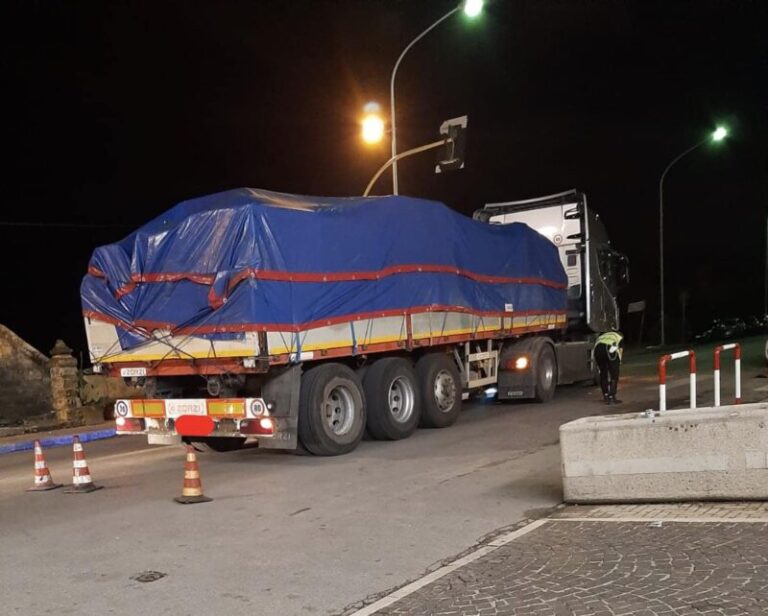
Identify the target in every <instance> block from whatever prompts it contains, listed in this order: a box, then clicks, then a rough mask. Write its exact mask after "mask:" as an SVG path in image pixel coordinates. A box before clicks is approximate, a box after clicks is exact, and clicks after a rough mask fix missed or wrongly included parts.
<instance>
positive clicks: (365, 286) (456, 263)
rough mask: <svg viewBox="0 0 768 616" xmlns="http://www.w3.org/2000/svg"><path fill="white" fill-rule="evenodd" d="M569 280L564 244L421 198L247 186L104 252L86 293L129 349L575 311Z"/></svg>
mask: <svg viewBox="0 0 768 616" xmlns="http://www.w3.org/2000/svg"><path fill="white" fill-rule="evenodd" d="M566 281H567V280H566V276H565V272H564V271H563V267H562V265H561V263H560V258H559V256H558V252H557V249H556V248H555V246H554V245H553V244H552V243H551V242H549V241H548V240H547V239H546V238H544V237H542V236H541V235H539V234H538V233H536V232H535V231H533V230H531V229H530V228H529V227H527V226H526V225H523V224H511V225H489V224H487V223H484V222H479V221H476V220H472V219H470V218H468V217H466V216H463V215H461V214H459V213H457V212H454V211H453V210H451V209H449V208H448V207H446V206H445V205H443V204H441V203H438V202H435V201H426V200H422V199H413V198H410V197H402V196H387V197H366V198H364V197H351V198H323V197H304V196H297V195H289V194H282V193H275V192H268V191H263V190H254V189H249V188H240V189H236V190H230V191H226V192H222V193H218V194H214V195H210V196H207V197H201V198H199V199H191V200H189V201H184V202H182V203H180V204H178V205H176V206H175V207H173V208H171V209H170V210H168V211H167V212H165V213H164V214H162V215H161V216H158V217H157V218H155V219H154V220H152V221H151V222H149V223H147V224H146V225H144V226H143V227H141V228H139V229H138V230H137V231H135V232H133V233H131V234H130V235H129V236H128V237H126V238H125V239H123V240H122V241H119V242H116V243H114V244H110V245H107V246H102V247H100V248H97V249H96V250H95V251H94V253H93V256H92V257H91V261H90V264H89V268H88V274H87V275H86V276H85V278H84V280H83V282H82V285H81V297H82V304H83V310H84V313H85V314H86V316H89V317H91V318H96V319H101V320H104V321H108V322H110V323H114V324H115V325H116V326H117V327H118V332H119V335H120V342H121V346H122V347H123V348H124V349H127V348H131V347H134V346H136V345H138V344H141V343H142V342H144V341H145V340H146V339H147V336H148V332H151V331H152V330H156V329H161V330H165V329H168V330H171V331H173V332H175V333H179V334H192V335H195V336H203V337H209V338H217V339H221V338H227V337H239V336H242V335H244V332H247V331H275V330H281V331H301V330H304V329H308V328H311V327H318V326H324V325H327V324H331V323H339V322H344V321H352V320H356V319H358V318H369V317H376V316H382V315H394V314H406V313H418V312H426V311H442V310H458V311H462V312H468V313H473V314H482V315H493V316H498V315H501V314H505V315H506V316H509V311H510V310H513V311H514V313H515V314H518V315H519V314H539V313H548V314H551V313H562V312H564V311H565V307H566Z"/></svg>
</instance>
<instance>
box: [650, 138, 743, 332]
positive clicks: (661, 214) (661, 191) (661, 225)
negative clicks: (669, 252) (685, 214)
mask: <svg viewBox="0 0 768 616" xmlns="http://www.w3.org/2000/svg"><path fill="white" fill-rule="evenodd" d="M727 136H728V129H727V128H725V127H723V126H718V127H717V128H716V129H715V130H714V132H712V134H711V135H710V136H709V137H707V138H706V139H702V140H701V141H699V142H698V143H697V144H695V145H692V146H691V147H690V148H688V149H687V150H685V151H684V152H683V153H682V154H679V155H678V156H676V157H675V158H674V159H672V162H671V163H669V164H668V165H667V167H666V169H664V172H663V173H662V174H661V180H659V291H660V298H659V299H660V302H661V305H660V308H659V321H660V322H659V326H660V328H661V346H664V345H665V344H666V338H665V336H664V178H665V177H666V176H667V173H668V172H669V170H670V169H671V168H672V166H673V165H674V164H675V163H676V162H677V161H679V160H680V159H681V158H683V156H685V155H686V154H690V153H691V152H693V151H694V150H695V149H697V148H700V147H701V146H703V145H704V144H705V143H707V142H708V141H709V140H710V139H711V140H712V141H714V142H716V143H719V142H720V141H722V140H723V139H725V138H726V137H727Z"/></svg>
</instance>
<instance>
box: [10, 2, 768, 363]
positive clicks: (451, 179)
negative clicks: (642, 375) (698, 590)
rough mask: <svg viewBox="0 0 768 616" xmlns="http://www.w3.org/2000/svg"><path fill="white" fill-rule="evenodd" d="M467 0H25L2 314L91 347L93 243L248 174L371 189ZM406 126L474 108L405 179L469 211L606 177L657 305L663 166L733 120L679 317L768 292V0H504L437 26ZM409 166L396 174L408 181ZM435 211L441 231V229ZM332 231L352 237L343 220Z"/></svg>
mask: <svg viewBox="0 0 768 616" xmlns="http://www.w3.org/2000/svg"><path fill="white" fill-rule="evenodd" d="M452 6H454V4H453V3H452V2H451V0H447V1H446V0H419V1H416V0H411V1H406V0H388V1H387V0H378V1H376V0H359V1H346V2H342V1H339V2H331V1H321V0H317V1H314V2H306V1H302V0H284V1H282V2H271V1H264V2H259V1H257V0H252V1H249V2H245V1H238V2H235V1H228V2H202V1H200V2H189V1H186V2H162V1H159V2H134V1H130V0H125V1H122V2H109V1H105V0H99V1H93V2H86V1H75V0H71V1H56V0H37V1H35V2H33V1H31V0H27V1H24V2H12V3H6V4H5V5H4V8H3V9H2V11H3V19H2V22H3V24H4V28H3V31H4V32H3V45H4V47H5V51H4V53H3V54H2V64H3V75H4V82H5V86H6V87H5V88H4V91H5V93H4V102H5V107H6V113H5V121H4V123H3V128H4V139H3V142H4V145H5V150H6V155H5V157H4V158H5V162H4V163H3V168H4V170H5V172H6V173H5V181H4V186H3V189H4V199H3V200H4V202H5V206H4V207H3V211H2V214H1V215H0V218H1V219H2V225H1V226H0V237H2V242H0V258H1V259H2V263H3V268H2V272H3V278H4V280H3V283H4V284H3V288H4V291H5V292H4V294H3V295H4V301H3V302H2V304H0V323H2V324H5V325H7V326H9V327H11V328H12V329H14V330H15V331H16V332H18V333H19V334H20V335H22V336H23V337H24V338H26V339H27V340H28V341H30V342H31V343H32V344H33V345H35V346H37V347H38V348H40V349H41V350H44V351H47V350H48V349H50V347H51V346H52V345H53V342H54V341H55V339H56V338H59V337H62V338H64V339H65V340H66V341H67V342H68V343H69V344H70V346H73V347H75V348H76V349H77V350H84V347H85V339H84V333H83V328H82V322H81V318H80V304H79V284H80V279H81V277H82V275H83V273H84V272H85V270H86V266H87V262H88V258H89V256H90V253H91V252H92V250H93V248H94V247H96V246H97V245H100V244H105V243H109V242H111V241H115V240H117V239H119V238H121V237H123V236H125V235H127V234H128V233H129V232H130V231H131V230H133V229H134V228H135V227H137V226H139V225H141V224H143V223H144V222H146V221H148V220H149V219H150V218H151V217H154V216H155V215H157V214H159V213H160V212H162V211H163V210H165V209H168V208H169V207H171V206H172V205H174V204H175V203H177V202H178V201H181V200H183V199H187V198H190V197H196V196H201V195H205V194H209V193H213V192H216V191H220V190H225V189H229V188H235V187H239V186H250V187H254V188H264V189H269V190H277V191H284V192H291V193H299V194H314V195H334V196H336V195H338V196H343V195H354V194H361V193H362V191H363V189H364V188H365V185H366V184H367V182H368V180H369V178H370V177H371V176H372V174H373V173H374V172H375V171H376V169H377V168H378V166H379V165H380V164H381V163H382V162H384V160H386V158H387V156H388V144H384V145H381V146H379V147H374V148H371V147H366V146H364V145H363V144H362V143H361V141H360V139H359V125H358V120H359V118H360V115H361V111H362V107H363V105H364V104H365V103H366V102H367V101H369V100H375V101H378V102H380V103H381V104H382V107H383V109H384V110H385V111H386V110H387V109H388V98H389V96H388V92H389V76H390V73H391V70H392V66H393V64H394V61H395V59H396V58H397V56H398V54H399V53H400V51H401V50H402V49H403V48H404V46H405V45H406V44H407V43H408V42H409V41H410V40H411V39H412V38H413V37H414V36H416V35H417V34H418V33H419V32H421V31H422V30H423V29H424V28H425V27H426V26H428V25H429V24H430V23H432V22H433V21H434V20H436V19H437V18H438V17H440V16H441V15H442V14H444V13H445V12H447V11H448V10H450V9H451V8H452ZM396 92H397V101H398V108H397V112H398V114H397V123H398V146H399V149H400V150H401V151H402V150H404V149H407V148H409V147H415V146H417V145H421V144H423V143H426V142H428V141H432V140H434V138H435V137H436V134H437V129H438V127H439V125H440V123H441V122H442V121H443V120H445V119H447V118H450V117H455V116H459V115H463V114H467V115H468V116H469V132H468V142H467V151H466V168H465V169H464V170H462V171H459V172H455V173H451V174H442V175H435V174H434V172H433V168H434V161H435V157H434V155H432V154H431V153H427V154H424V155H422V156H421V157H420V158H411V159H409V160H407V161H405V162H403V163H401V165H400V192H401V193H403V194H408V195H413V196H418V197H425V198H430V199H437V200H441V201H443V202H445V203H446V204H448V205H449V206H451V207H452V208H454V209H456V210H459V211H461V212H465V213H471V212H472V211H473V210H475V209H477V208H479V207H481V206H482V205H483V204H484V203H486V202H491V201H500V200H511V199H522V198H528V197H535V196H540V195H544V194H551V193H555V192H559V191H563V190H567V189H569V188H579V189H581V190H584V191H585V192H586V193H587V195H588V199H589V203H590V205H591V206H592V207H594V208H595V209H596V210H598V211H599V212H600V213H601V214H602V216H603V218H604V220H605V222H606V225H607V226H608V230H609V233H610V235H611V237H612V240H613V244H614V246H615V248H616V249H618V250H620V251H622V252H624V253H625V254H627V255H628V256H629V259H630V265H631V275H632V284H631V286H630V287H629V288H628V289H626V290H625V291H624V292H623V293H622V296H621V303H622V304H626V303H627V302H628V301H635V300H639V299H646V300H647V301H648V302H649V309H650V313H649V315H648V319H649V321H650V325H651V326H653V325H654V323H653V322H654V321H655V320H656V316H655V315H656V314H657V311H658V183H659V177H660V175H661V172H662V170H663V169H664V167H665V166H666V165H667V164H668V163H669V162H670V161H671V160H672V159H673V158H674V157H675V156H676V155H677V154H679V153H680V152H682V151H683V150H685V149H686V148H688V147H690V146H691V145H693V144H694V143H696V142H697V141H699V140H701V139H703V138H704V137H706V135H707V133H708V132H709V131H711V130H712V129H714V127H715V125H716V124H718V123H722V124H725V125H727V126H728V127H729V129H730V131H731V138H729V139H728V140H727V141H726V142H724V143H722V144H720V145H718V146H716V147H710V146H709V145H708V146H705V147H702V148H700V149H698V150H697V151H695V152H693V153H691V154H690V155H688V156H687V157H686V158H684V159H683V160H681V161H680V162H679V163H678V164H677V165H676V166H675V167H674V168H673V169H672V171H671V172H670V173H669V175H668V177H667V181H666V183H665V229H666V238H667V241H666V242H665V256H666V264H667V266H666V276H667V298H668V304H667V310H668V312H669V313H670V315H671V316H670V324H669V327H670V329H669V331H668V338H670V339H674V337H675V336H676V335H679V334H678V329H679V326H678V325H677V324H676V318H677V315H678V314H679V312H680V307H679V299H678V298H679V294H680V291H681V290H686V291H688V293H689V294H690V300H689V301H690V310H691V317H692V318H693V321H694V324H695V325H696V326H700V325H701V324H703V323H704V322H706V321H707V320H708V319H711V318H712V317H713V316H731V315H734V316H746V315H748V314H754V313H759V312H761V311H762V308H763V293H764V271H765V260H766V257H765V246H766V216H767V215H768V2H765V1H764V0H763V1H758V0H755V1H749V0H744V1H737V0H732V1H725V0H720V1H710V0H697V1H673V0H667V1H654V0H637V1H630V0H624V1H620V0H595V1H587V0H535V1H534V0H508V1H505V0H496V1H495V2H487V4H486V8H485V11H484V13H483V15H482V17H481V18H480V19H478V20H476V21H475V22H468V21H467V20H466V19H465V18H464V17H463V16H461V15H457V16H454V17H452V18H451V19H450V20H448V21H446V22H444V23H443V24H441V25H440V26H439V27H438V28H437V29H436V30H435V31H433V32H432V33H430V34H429V35H428V36H427V37H426V38H425V39H423V40H422V41H421V42H419V43H418V44H417V45H416V47H414V49H413V50H412V51H411V52H410V53H409V55H408V56H407V57H406V59H405V60H404V62H403V64H402V65H401V68H400V71H399V73H398V82H397V91H396ZM389 177H390V176H389V175H385V176H384V178H383V179H382V180H381V182H380V183H379V184H378V185H377V190H376V191H375V192H378V193H379V194H381V193H384V192H389V191H390V190H391V185H390V183H389ZM427 231H428V230H427ZM329 241H333V239H332V238H329Z"/></svg>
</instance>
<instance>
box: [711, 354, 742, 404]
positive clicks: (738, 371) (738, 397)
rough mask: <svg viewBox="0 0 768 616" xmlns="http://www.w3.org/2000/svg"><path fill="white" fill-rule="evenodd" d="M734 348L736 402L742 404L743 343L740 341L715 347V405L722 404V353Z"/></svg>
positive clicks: (713, 363)
mask: <svg viewBox="0 0 768 616" xmlns="http://www.w3.org/2000/svg"><path fill="white" fill-rule="evenodd" d="M731 349H733V363H734V374H735V383H736V401H735V402H734V404H741V345H740V344H739V343H738V342H731V343H730V344H721V345H719V346H716V347H715V354H714V359H713V362H712V365H713V366H714V370H715V406H720V353H721V352H722V351H730V350H731Z"/></svg>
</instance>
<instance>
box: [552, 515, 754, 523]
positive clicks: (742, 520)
mask: <svg viewBox="0 0 768 616" xmlns="http://www.w3.org/2000/svg"><path fill="white" fill-rule="evenodd" d="M551 521H552V522H696V523H698V524H724V523H730V522H732V523H734V524H748V523H754V524H766V523H768V518H713V517H700V518H693V517H691V518H665V517H664V516H663V515H660V516H646V517H642V518H641V517H637V516H629V517H622V518H551Z"/></svg>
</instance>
